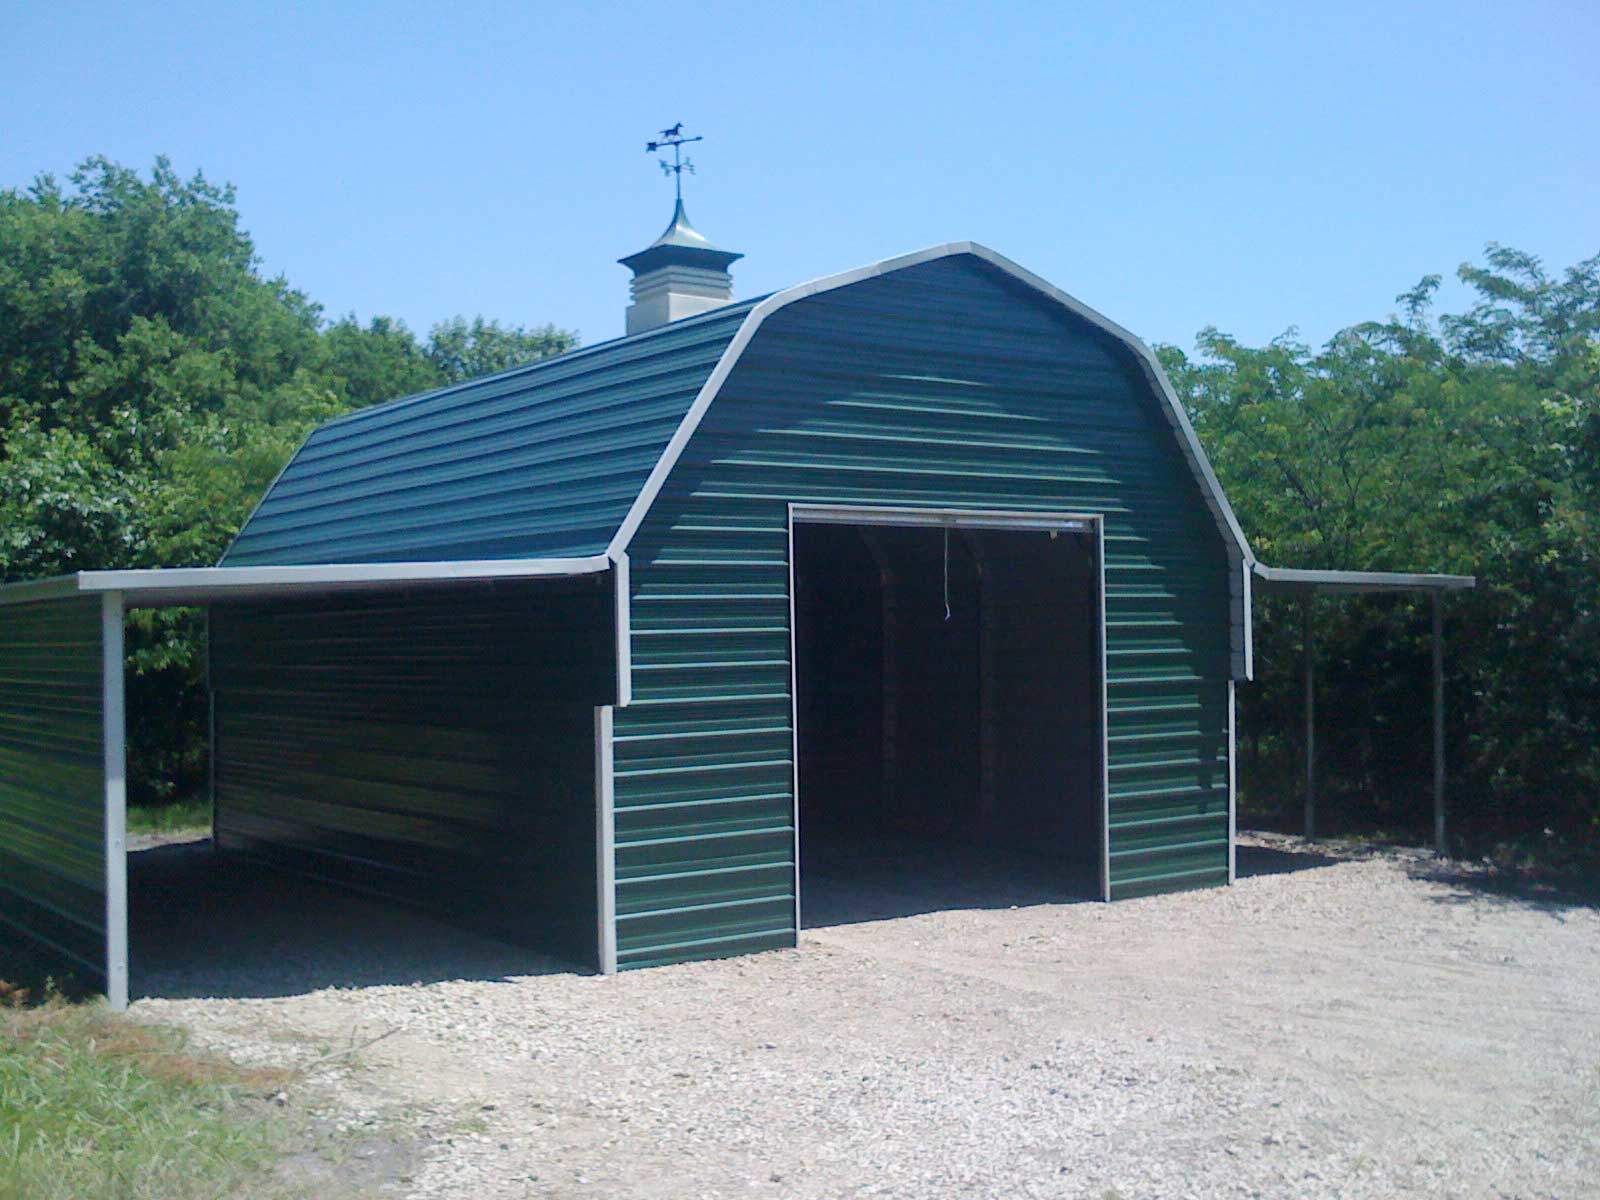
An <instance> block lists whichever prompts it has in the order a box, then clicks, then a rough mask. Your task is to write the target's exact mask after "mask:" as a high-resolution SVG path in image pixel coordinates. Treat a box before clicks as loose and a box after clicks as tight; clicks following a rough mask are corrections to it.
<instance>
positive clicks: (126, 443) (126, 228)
mask: <svg viewBox="0 0 1600 1200" xmlns="http://www.w3.org/2000/svg"><path fill="white" fill-rule="evenodd" d="M576 340H577V339H576V337H575V336H574V335H572V334H570V333H566V332H564V331H561V330H558V329H555V328H554V327H552V326H548V325H547V326H542V327H538V328H533V329H523V328H520V327H515V326H509V327H508V326H502V325H500V324H498V323H496V322H494V321H486V320H484V319H483V318H481V317H480V318H477V319H475V320H473V321H471V322H468V321H466V320H465V319H463V318H459V317H457V318H454V319H452V320H449V321H445V322H442V323H441V324H439V325H438V326H436V327H435V328H434V330H433V333H432V335H431V336H430V338H429V339H428V340H427V341H426V342H419V341H418V339H417V338H416V337H415V336H414V335H413V334H412V333H411V332H410V331H409V330H408V329H407V328H406V326H405V325H404V324H403V323H401V322H399V321H395V320H392V319H389V318H386V317H377V318H374V319H373V320H371V321H370V322H369V323H368V324H366V325H361V324H360V323H358V322H357V321H356V320H355V319H354V318H353V317H346V318H344V319H342V320H339V321H335V322H333V323H331V324H329V323H327V322H325V321H324V320H323V316H322V310H321V308H320V307H319V306H318V305H316V304H315V303H313V302H312V301H311V300H309V299H308V298H307V297H306V296H305V295H304V294H302V293H301V292H298V291H296V290H295V289H294V288H292V287H290V286H289V284H288V283H287V282H286V281H284V280H283V279H275V278H268V277H265V276H264V275H263V274H262V273H261V269H260V263H259V260H258V258H257V255H256V252H255V247H254V245H253V243H252V242H251V240H250V237H249V235H248V234H246V233H245V232H244V230H243V229H241V228H240V224H239V215H238V212H237V210H236V208H235V197H234V192H233V189H232V188H230V187H223V186H219V185H216V184H213V183H211V182H210V181H209V180H207V179H206V178H205V177H204V176H203V175H200V174H196V175H194V176H193V177H191V178H188V179H184V178H181V177H180V176H179V175H178V174H177V172H175V171H174V170H173V168H172V166H171V164H170V163H169V162H168V161H167V160H165V159H158V160H157V161H156V164H155V167H154V169H153V170H152V171H151V172H150V174H149V175H148V177H146V176H142V175H140V174H139V173H138V172H136V171H133V170H130V169H128V168H125V167H122V166H119V165H117V164H116V163H113V162H111V161H109V160H107V159H104V158H92V159H89V160H88V161H86V162H84V163H83V164H82V165H81V166H80V167H79V168H78V169H77V170H76V171H74V172H73V173H72V175H71V176H70V177H69V179H68V180H67V181H66V183H62V182H60V181H58V180H56V179H54V178H51V177H49V176H43V177H41V178H39V179H38V180H36V181H35V182H34V183H33V184H32V186H30V187H28V188H25V189H11V190H5V191H0V579H17V578H29V577H38V576H43V575H54V574H60V573H62V572H66V571H76V570H85V569H94V568H116V567H148V566H186V565H210V564H212V563H214V562H216V560H217V559H218V558H219V557H220V555H221V554H222V552H223V550H224V549H225V548H226V546H227V544H228V541H229V540H230V539H231V538H232V536H233V535H234V534H235V533H236V532H237V531H238V529H239V526H240V525H241V524H242V522H243V521H244V519H245V517H246V516H248V514H249V512H250V510H251V509H252V507H253V506H254V505H255V503H256V501H257V500H258V499H259V498H260V496H261V493H262V492H263V491H264V490H265V489H266V487H267V486H268V485H269V484H270V483H271V481H272V479H273V478H274V477H275V476H276V474H277V472H278V471H279V470H280V469H281V468H282V467H283V464H284V463H285V462H286V461H287V460H288V458H289V456H290V455H291V454H292V453H293V452H294V449H295V448H296V447H297V446H298V445H299V443H300V442H301V441H302V440H303V439H304V437H305V436H306V434H307V433H308V432H310V430H311V429H313V428H314V427H315V426H316V425H317V424H319V423H320V422H322V421H324V420H326V419H328V418H329V417H332V416H335V415H337V414H339V413H343V412H347V411H350V410H351V409H354V408H358V407H361V406H364V405H368V404H373V403H377V402H379V401H383V400H388V399H392V398H394V397H396V396H400V395H405V394H407V393H410V392H416V391H421V390H424V389H428V388H433V387H438V386H441V385H443V384H448V383H454V382H459V381H460V380H462V379H465V378H470V377H472V376H473V375H476V374H481V373H484V372H487V371H497V370H503V369H505V368H507V367H511V366H514V365H517V364H519V363H523V362H529V361H532V360H534V359H537V358H542V357H545V356H547V355H551V354H558V353H561V352H562V351H564V350H566V349H569V348H570V347H572V346H573V345H575V344H576ZM197 645H198V642H197V638H196V632H195V623H194V620H193V618H192V617H188V616H184V615H182V614H163V615H141V616H139V617H138V618H137V619H136V621H135V626H134V636H133V638H132V641H131V647H132V654H131V659H132V664H133V668H134V675H133V683H132V686H133V689H134V694H135V698H136V700H137V701H138V703H136V704H135V705H134V706H133V707H132V711H133V712H135V713H145V714H154V716H153V717H151V718H150V719H152V720H154V721H155V722H157V724H156V725H155V726H153V727H151V728H149V729H146V730H140V729H139V728H137V727H136V728H135V731H134V732H135V734H136V737H135V739H134V743H133V744H134V748H135V751H136V754H135V759H134V761H133V763H132V764H131V782H132V784H133V786H134V792H135V795H136V796H137V797H140V798H151V797H154V796H159V795H162V794H170V793H171V792H173V791H175V790H183V789H185V788H187V787H191V786H193V785H194V784H195V782H196V781H197V780H198V778H199V777H200V775H199V772H200V771H201V769H202V766H203V762H202V760H203V744H202V743H200V742H199V741H198V738H197V736H196V735H197V732H198V730H199V723H200V719H201V712H200V708H201V705H202V704H203V698H202V696H201V694H200V692H199V689H198V686H197V683H198V673H199V671H200V669H201V667H200V662H199V656H198V654H197V652H196V647H197Z"/></svg>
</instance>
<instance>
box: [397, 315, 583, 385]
mask: <svg viewBox="0 0 1600 1200" xmlns="http://www.w3.org/2000/svg"><path fill="white" fill-rule="evenodd" d="M577 344H578V339H577V336H576V335H575V334H572V333H568V332H567V331H566V330H563V329H557V328H556V327H555V326H554V325H542V326H539V327H537V328H534V329H524V328H523V327H522V326H520V325H511V326H505V325H501V324H500V323H499V322H498V321H486V320H484V319H483V318H482V317H476V318H474V319H473V320H472V322H471V323H470V324H469V323H468V322H467V321H466V319H465V318H462V317H455V318H453V319H451V320H449V321H442V322H440V323H439V324H438V325H435V326H434V327H433V329H432V331H431V332H430V333H429V335H428V348H427V356H428V359H429V361H430V362H432V363H433V365H434V366H435V367H437V368H438V370H439V375H440V377H441V380H442V381H443V382H444V383H460V382H461V381H462V380H465V379H476V378H478V377H479V376H481V375H492V374H494V373H496V372H497V371H506V370H510V369H511V368H512V367H519V366H521V365H523V364H524V363H529V362H533V361H535V360H536V359H541V358H549V357H550V356H551V355H553V354H564V353H566V352H567V351H568V350H571V349H572V348H573V347H574V346H576V345H577Z"/></svg>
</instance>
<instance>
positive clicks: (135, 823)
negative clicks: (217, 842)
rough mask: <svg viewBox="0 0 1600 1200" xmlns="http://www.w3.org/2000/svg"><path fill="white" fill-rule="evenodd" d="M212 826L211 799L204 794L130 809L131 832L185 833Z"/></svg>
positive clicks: (129, 822)
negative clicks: (168, 802) (169, 802)
mask: <svg viewBox="0 0 1600 1200" xmlns="http://www.w3.org/2000/svg"><path fill="white" fill-rule="evenodd" d="M210 828H211V801H209V800H207V799H206V798H205V797H204V796H201V797H197V798H190V799H188V800H176V801H174V802H173V803H171V804H152V805H148V806H147V805H142V804H141V805H135V806H131V807H129V809H128V832H129V833H184V832H187V831H189V830H194V829H210Z"/></svg>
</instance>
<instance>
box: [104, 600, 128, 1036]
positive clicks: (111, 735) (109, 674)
mask: <svg viewBox="0 0 1600 1200" xmlns="http://www.w3.org/2000/svg"><path fill="white" fill-rule="evenodd" d="M122 637H123V635H122V593H121V592H107V593H106V594H105V595H104V596H102V597H101V598H100V692H101V694H100V714H101V720H102V722H103V730H102V737H101V744H102V746H103V748H104V763H103V769H104V772H105V786H106V812H105V828H106V1003H107V1004H109V1005H110V1006H111V1011H112V1012H122V1011H123V1010H124V1009H126V1008H127V1007H128V768H127V750H126V743H125V739H126V736H127V732H126V731H127V711H126V697H125V694H124V692H123V681H122V660H123V650H122Z"/></svg>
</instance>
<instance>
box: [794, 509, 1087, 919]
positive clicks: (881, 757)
mask: <svg viewBox="0 0 1600 1200" xmlns="http://www.w3.org/2000/svg"><path fill="white" fill-rule="evenodd" d="M794 547H795V549H794V555H795V563H794V577H795V582H794V588H795V596H794V599H795V664H796V681H795V683H796V688H797V692H796V698H797V719H798V730H799V738H798V742H799V745H798V753H799V763H798V766H799V772H798V773H799V786H800V814H799V817H800V870H801V896H802V904H801V911H802V916H803V920H804V921H805V923H806V924H807V925H810V926H815V925H822V924H836V923H844V922H848V921H851V920H863V919H873V918H876V917H882V916H891V915H898V914H902V913H908V912H918V911H928V910H933V909H939V908H959V907H983V906H992V905H1000V904H1005V905H1010V904H1017V903H1029V902H1040V901H1044V900H1048V899H1063V898H1069V897H1089V896H1095V895H1098V894H1099V887H1100V880H1099V877H1100V862H1101V853H1102V842H1101V837H1102V833H1101V823H1102V818H1101V812H1102V808H1101V788H1102V778H1103V772H1102V767H1101V755H1102V746H1103V737H1102V732H1101V720H1102V718H1101V703H1102V702H1101V695H1102V688H1101V659H1100V631H1099V620H1100V615H1099V613H1100V600H1099V568H1098V559H1097V547H1096V544H1095V536H1094V534H1093V533H1087V532H1085V533H1075V532H1070V531H1063V530H1056V531H1054V532H1052V531H1049V530H1019V529H988V528H981V529H979V528H955V529H949V530H946V529H944V528H940V527H933V526H894V525H840V524H831V523H830V524H820V523H819V524H810V523H805V522H800V523H797V524H796V526H795V530H794Z"/></svg>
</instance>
